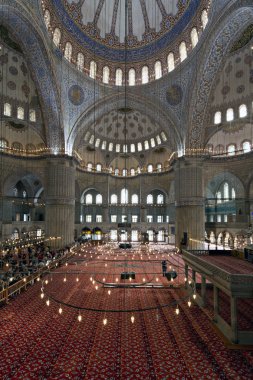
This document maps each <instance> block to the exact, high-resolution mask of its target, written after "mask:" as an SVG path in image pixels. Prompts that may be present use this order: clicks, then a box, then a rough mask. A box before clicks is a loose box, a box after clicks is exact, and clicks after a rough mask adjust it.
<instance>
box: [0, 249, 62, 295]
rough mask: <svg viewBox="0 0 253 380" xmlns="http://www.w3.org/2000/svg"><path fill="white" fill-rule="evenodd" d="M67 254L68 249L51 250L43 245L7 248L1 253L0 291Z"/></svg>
mask: <svg viewBox="0 0 253 380" xmlns="http://www.w3.org/2000/svg"><path fill="white" fill-rule="evenodd" d="M65 252H66V249H65V250H64V249H62V250H57V251H56V250H50V249H49V247H47V246H46V245H44V244H43V243H41V244H36V245H30V246H28V247H25V248H21V247H19V248H6V249H5V250H3V251H2V252H0V280H1V281H0V289H1V288H4V287H5V286H8V285H10V284H13V283H15V282H17V281H19V280H21V279H22V278H23V277H25V276H28V275H30V274H32V273H35V272H36V271H37V270H38V269H40V268H43V267H44V266H46V265H48V264H49V263H50V262H51V261H52V260H56V259H59V258H61V257H62V256H63V255H64V254H65Z"/></svg>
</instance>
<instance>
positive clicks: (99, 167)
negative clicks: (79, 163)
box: [96, 164, 102, 172]
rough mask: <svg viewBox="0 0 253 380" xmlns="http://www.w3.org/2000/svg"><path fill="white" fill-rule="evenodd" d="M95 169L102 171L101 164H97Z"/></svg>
mask: <svg viewBox="0 0 253 380" xmlns="http://www.w3.org/2000/svg"><path fill="white" fill-rule="evenodd" d="M96 170H97V172H101V171H102V165H101V164H97V166H96Z"/></svg>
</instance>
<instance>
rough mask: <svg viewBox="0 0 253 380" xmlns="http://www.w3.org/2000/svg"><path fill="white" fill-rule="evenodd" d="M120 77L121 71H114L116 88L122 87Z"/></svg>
mask: <svg viewBox="0 0 253 380" xmlns="http://www.w3.org/2000/svg"><path fill="white" fill-rule="evenodd" d="M122 76H123V73H122V70H121V69H117V70H116V75H115V84H116V86H122Z"/></svg>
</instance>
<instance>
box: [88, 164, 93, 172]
mask: <svg viewBox="0 0 253 380" xmlns="http://www.w3.org/2000/svg"><path fill="white" fill-rule="evenodd" d="M87 170H88V172H91V171H92V163H91V162H88V164H87Z"/></svg>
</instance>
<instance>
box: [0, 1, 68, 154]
mask: <svg viewBox="0 0 253 380" xmlns="http://www.w3.org/2000/svg"><path fill="white" fill-rule="evenodd" d="M0 19H1V22H2V24H3V25H4V26H5V27H6V28H7V29H8V30H9V31H10V32H11V34H12V35H13V36H14V38H15V40H16V41H17V42H18V43H20V45H21V47H22V50H23V52H24V55H25V56H26V58H27V61H28V64H29V68H30V69H31V71H32V72H33V79H34V82H35V85H36V89H37V91H38V94H39V98H40V103H41V106H42V112H43V110H45V111H44V112H43V116H44V121H45V129H46V139H47V145H48V147H50V148H51V149H52V150H54V149H62V148H64V136H63V130H62V129H61V125H62V120H61V116H60V115H61V112H60V109H61V107H60V101H59V94H58V90H57V86H56V81H55V75H54V73H53V70H52V66H51V64H50V59H49V53H48V51H47V50H46V48H45V45H44V37H41V35H40V34H39V32H38V28H36V25H33V24H32V23H30V22H29V15H28V14H27V11H26V9H25V8H24V7H22V6H21V5H20V4H19V3H16V2H15V4H14V5H0Z"/></svg>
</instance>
